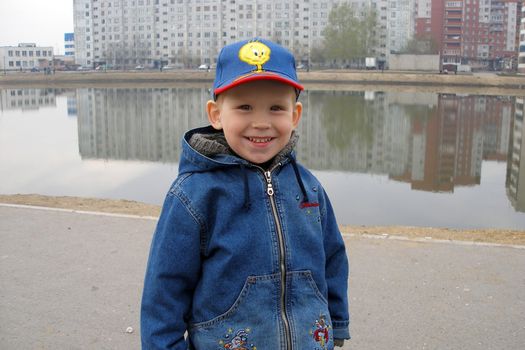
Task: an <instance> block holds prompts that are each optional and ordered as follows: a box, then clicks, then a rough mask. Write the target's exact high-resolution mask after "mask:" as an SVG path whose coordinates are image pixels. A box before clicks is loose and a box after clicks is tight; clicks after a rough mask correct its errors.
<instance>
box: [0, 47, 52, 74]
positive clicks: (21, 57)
mask: <svg viewBox="0 0 525 350" xmlns="http://www.w3.org/2000/svg"><path fill="white" fill-rule="evenodd" d="M52 60H53V48H52V47H51V46H36V44H33V43H21V44H18V46H0V70H3V71H5V70H31V69H32V68H45V67H48V66H50V65H51V62H52Z"/></svg>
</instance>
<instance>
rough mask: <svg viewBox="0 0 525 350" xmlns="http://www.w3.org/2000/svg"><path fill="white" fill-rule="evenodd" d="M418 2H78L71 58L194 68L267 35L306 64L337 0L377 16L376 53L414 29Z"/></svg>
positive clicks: (405, 39) (388, 48)
mask: <svg viewBox="0 0 525 350" xmlns="http://www.w3.org/2000/svg"><path fill="white" fill-rule="evenodd" d="M414 1H415V0H400V1H387V0H319V1H309V0H292V1H285V0H256V1H248V0H235V1H233V0H228V1H225V0H223V1H211V0H194V1H184V0H75V1H74V25H75V33H74V36H75V50H76V54H75V58H76V63H77V64H80V65H83V66H95V65H98V64H104V63H107V64H109V65H118V66H127V67H132V66H135V65H138V64H141V65H144V66H149V67H158V66H159V65H161V64H162V65H165V64H176V65H179V66H182V65H184V66H186V67H196V66H199V65H201V64H208V65H210V64H213V63H215V62H214V61H215V59H216V56H217V54H218V51H219V50H220V48H221V47H223V46H224V45H226V44H229V43H231V42H234V41H238V40H242V39H249V38H253V37H264V38H268V39H270V40H274V41H276V42H278V43H281V44H282V45H284V46H286V47H288V48H289V49H290V50H291V51H292V52H293V53H294V55H295V57H296V58H297V60H298V61H304V62H306V61H308V59H309V53H310V52H311V49H312V48H319V47H321V44H322V41H323V34H322V33H323V29H324V28H325V27H326V25H327V23H328V17H329V14H330V11H331V9H332V8H333V6H334V5H335V4H340V3H349V4H350V5H352V7H353V8H354V11H355V14H356V16H357V17H364V16H366V15H367V13H369V11H372V10H373V11H375V13H376V15H377V28H375V29H374V32H375V35H376V47H375V50H374V51H375V55H376V56H378V57H386V56H387V55H388V54H389V53H390V51H392V50H393V51H399V50H400V49H402V48H403V47H404V46H405V45H406V43H407V42H408V40H409V39H410V38H411V37H412V35H413V32H414V27H415V24H414V6H415V5H414Z"/></svg>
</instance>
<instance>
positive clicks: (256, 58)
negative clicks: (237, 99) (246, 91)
mask: <svg viewBox="0 0 525 350" xmlns="http://www.w3.org/2000/svg"><path fill="white" fill-rule="evenodd" d="M254 80H275V81H279V82H282V83H284V84H288V85H291V86H293V87H294V88H295V89H296V91H297V92H298V93H299V92H300V91H301V90H304V87H303V86H302V85H301V84H299V80H298V79H297V73H296V71H295V59H294V57H293V55H292V53H291V52H290V51H288V50H287V49H285V48H284V47H282V46H280V45H277V44H276V43H273V42H271V41H269V40H265V39H259V38H255V39H250V40H243V41H240V42H237V43H234V44H230V45H227V46H225V47H223V49H222V50H221V52H220V53H219V57H218V59H217V70H216V74H215V81H214V83H213V97H214V98H217V96H218V95H219V94H220V93H221V92H224V91H226V90H228V89H231V88H233V87H235V86H238V85H240V84H244V83H247V82H249V81H254Z"/></svg>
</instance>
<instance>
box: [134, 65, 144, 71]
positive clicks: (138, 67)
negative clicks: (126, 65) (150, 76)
mask: <svg viewBox="0 0 525 350" xmlns="http://www.w3.org/2000/svg"><path fill="white" fill-rule="evenodd" d="M135 70H144V66H143V65H142V64H139V65H138V66H136V67H135Z"/></svg>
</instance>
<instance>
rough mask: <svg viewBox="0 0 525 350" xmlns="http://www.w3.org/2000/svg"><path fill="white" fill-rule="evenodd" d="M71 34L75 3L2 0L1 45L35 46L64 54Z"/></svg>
mask: <svg viewBox="0 0 525 350" xmlns="http://www.w3.org/2000/svg"><path fill="white" fill-rule="evenodd" d="M71 32H73V0H52V1H45V0H0V46H17V45H18V44H19V43H35V44H37V46H53V47H54V53H55V54H58V55H60V54H64V33H71Z"/></svg>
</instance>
